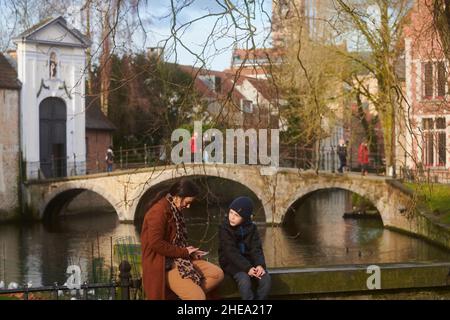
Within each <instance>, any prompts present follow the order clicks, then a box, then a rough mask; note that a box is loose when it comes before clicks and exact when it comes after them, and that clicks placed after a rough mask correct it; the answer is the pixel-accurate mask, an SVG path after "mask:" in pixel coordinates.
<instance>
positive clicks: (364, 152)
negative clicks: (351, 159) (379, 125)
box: [358, 141, 369, 176]
mask: <svg viewBox="0 0 450 320" xmlns="http://www.w3.org/2000/svg"><path fill="white" fill-rule="evenodd" d="M358 162H359V165H360V166H361V174H362V175H363V176H365V175H367V173H368V171H367V170H368V167H369V148H368V147H367V142H366V141H363V142H361V144H360V145H359V148H358Z"/></svg>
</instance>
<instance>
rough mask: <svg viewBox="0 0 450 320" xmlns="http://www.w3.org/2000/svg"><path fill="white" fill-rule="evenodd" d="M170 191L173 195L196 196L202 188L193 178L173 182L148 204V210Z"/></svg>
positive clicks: (182, 196)
mask: <svg viewBox="0 0 450 320" xmlns="http://www.w3.org/2000/svg"><path fill="white" fill-rule="evenodd" d="M168 193H170V195H171V196H173V197H176V196H178V197H181V198H187V197H193V198H195V197H197V196H198V195H199V194H200V189H199V188H198V187H197V185H196V184H195V183H194V182H192V181H191V180H189V179H186V178H182V179H180V180H178V181H177V182H175V183H174V184H172V185H171V186H170V187H169V188H166V189H164V190H163V191H161V192H159V193H158V194H157V195H156V197H155V198H153V200H152V201H151V202H150V204H149V205H148V206H147V210H146V211H148V209H150V208H151V207H152V206H153V205H154V204H155V203H157V202H158V201H159V200H161V199H162V198H163V197H165V196H166V195H167V194H168Z"/></svg>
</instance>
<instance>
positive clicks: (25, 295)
mask: <svg viewBox="0 0 450 320" xmlns="http://www.w3.org/2000/svg"><path fill="white" fill-rule="evenodd" d="M24 288H25V290H24V293H23V300H28V284H27V283H25V285H24Z"/></svg>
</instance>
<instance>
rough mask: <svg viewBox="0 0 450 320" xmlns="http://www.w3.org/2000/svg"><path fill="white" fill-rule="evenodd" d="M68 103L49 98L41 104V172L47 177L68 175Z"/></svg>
mask: <svg viewBox="0 0 450 320" xmlns="http://www.w3.org/2000/svg"><path fill="white" fill-rule="evenodd" d="M66 121H67V111H66V104H65V102H64V101H63V100H61V99H58V98H47V99H45V100H43V101H42V102H41V104H40V106H39V150H40V167H41V172H42V173H43V175H44V176H45V177H46V178H56V177H65V176H66V175H67V148H66Z"/></svg>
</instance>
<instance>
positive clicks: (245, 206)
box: [219, 197, 271, 300]
mask: <svg viewBox="0 0 450 320" xmlns="http://www.w3.org/2000/svg"><path fill="white" fill-rule="evenodd" d="M252 214H253V203H252V201H251V199H250V198H248V197H239V198H237V199H235V200H234V201H233V202H232V203H231V205H230V208H229V213H228V216H227V217H226V219H225V221H224V223H223V224H222V226H221V227H220V230H219V241H220V243H219V263H220V266H221V267H222V269H223V271H224V272H225V273H226V274H229V275H230V276H232V277H233V279H234V280H235V281H236V283H237V286H238V288H239V292H240V294H241V297H242V299H243V300H253V299H256V300H264V299H265V298H267V295H268V294H269V291H270V284H271V283H270V275H269V274H268V273H267V270H266V262H265V259H264V253H263V250H262V246H261V240H260V238H259V233H258V230H257V228H256V225H255V224H254V223H253V222H252ZM252 281H255V282H257V290H256V294H255V293H254V292H253V290H252Z"/></svg>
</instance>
